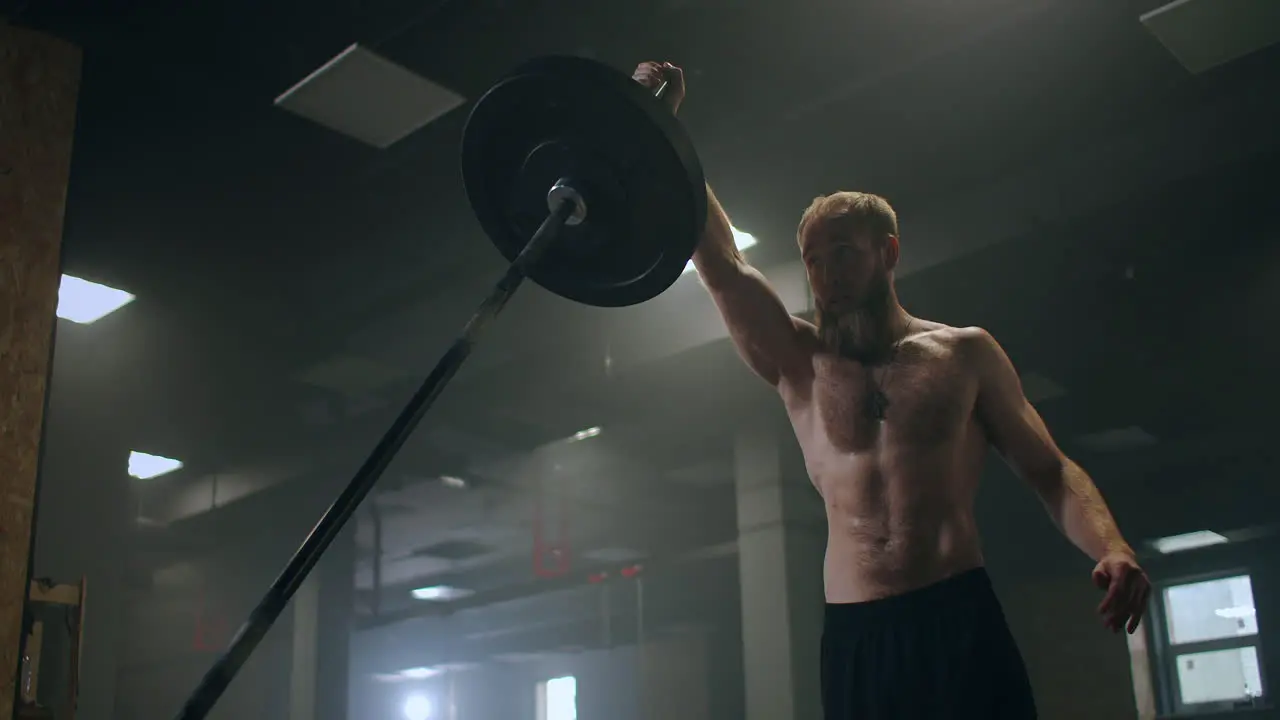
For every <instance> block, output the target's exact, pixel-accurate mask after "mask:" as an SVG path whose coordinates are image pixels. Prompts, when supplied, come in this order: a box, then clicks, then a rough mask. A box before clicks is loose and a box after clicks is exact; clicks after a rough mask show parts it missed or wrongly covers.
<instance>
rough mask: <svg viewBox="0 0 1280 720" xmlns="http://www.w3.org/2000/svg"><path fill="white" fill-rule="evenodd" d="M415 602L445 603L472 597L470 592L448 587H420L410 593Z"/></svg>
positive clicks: (472, 593)
mask: <svg viewBox="0 0 1280 720" xmlns="http://www.w3.org/2000/svg"><path fill="white" fill-rule="evenodd" d="M410 594H411V595H413V597H414V599H415V600H430V601H433V602H445V601H448V600H460V599H462V598H464V597H468V596H471V595H474V594H475V593H474V592H473V591H471V590H464V589H462V588H456V587H450V586H448V585H433V586H431V587H420V588H418V589H416V590H414V591H412V592H411V593H410Z"/></svg>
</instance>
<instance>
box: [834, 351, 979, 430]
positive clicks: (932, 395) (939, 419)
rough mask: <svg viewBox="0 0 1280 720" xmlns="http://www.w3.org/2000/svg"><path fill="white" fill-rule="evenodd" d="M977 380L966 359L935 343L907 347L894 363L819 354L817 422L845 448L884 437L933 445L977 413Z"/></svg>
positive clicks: (965, 425)
mask: <svg viewBox="0 0 1280 720" xmlns="http://www.w3.org/2000/svg"><path fill="white" fill-rule="evenodd" d="M976 396H977V383H976V381H975V380H974V377H973V375H972V373H970V372H969V371H968V369H967V368H966V367H965V364H964V363H963V362H962V359H961V358H960V357H958V356H957V355H956V354H955V353H954V352H952V351H951V350H950V349H949V348H947V347H944V346H941V345H938V344H930V343H919V344H911V345H906V346H903V348H902V349H901V351H900V352H899V354H898V356H897V357H896V358H895V359H894V360H893V362H891V363H888V364H887V365H884V366H881V367H865V366H863V365H861V364H859V363H856V362H854V361H851V360H847V359H844V358H840V357H837V356H833V355H822V356H819V357H817V358H815V361H814V376H813V387H812V392H811V395H810V398H809V400H810V411H811V413H812V418H811V420H812V422H813V423H814V424H815V425H816V427H815V428H814V429H815V430H818V431H819V432H821V434H822V435H823V436H824V437H825V439H826V441H827V442H829V443H830V444H831V445H832V446H833V447H835V448H836V449H838V450H841V451H844V452H855V451H861V450H867V449H870V448H872V447H875V446H876V445H877V444H880V445H883V444H884V443H892V444H893V445H895V446H897V447H901V446H913V447H921V446H923V447H931V446H937V445H940V444H943V443H946V442H948V441H950V440H952V439H954V438H955V437H957V436H958V435H959V434H960V433H961V431H962V430H963V429H965V428H966V427H968V424H969V422H971V420H972V416H973V408H974V402H975V399H976Z"/></svg>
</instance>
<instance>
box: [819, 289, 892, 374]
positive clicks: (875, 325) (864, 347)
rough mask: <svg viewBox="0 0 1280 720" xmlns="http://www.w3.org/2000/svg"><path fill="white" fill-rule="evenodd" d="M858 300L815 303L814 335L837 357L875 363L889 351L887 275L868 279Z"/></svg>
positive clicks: (886, 355)
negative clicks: (838, 304) (849, 303)
mask: <svg viewBox="0 0 1280 720" xmlns="http://www.w3.org/2000/svg"><path fill="white" fill-rule="evenodd" d="M872 283H873V284H872V287H870V288H868V290H867V292H866V293H865V294H864V295H863V297H862V298H861V299H860V301H859V302H858V303H857V304H855V305H853V306H851V307H840V308H832V307H827V306H823V305H819V306H818V307H817V321H818V335H819V337H820V338H821V340H822V342H823V343H824V344H825V345H826V346H827V347H828V348H830V349H831V350H832V351H834V352H835V353H836V354H838V355H840V356H841V357H845V358H848V359H850V360H854V361H856V362H859V363H861V364H863V365H879V364H882V363H884V362H886V361H888V359H889V356H890V354H891V353H892V352H893V344H894V342H895V338H894V337H893V328H892V326H891V325H892V324H891V323H890V310H891V309H892V307H893V303H892V296H893V295H892V292H891V291H890V289H889V281H888V278H886V277H884V276H883V275H881V276H879V277H877V278H876V279H875V280H873V281H872Z"/></svg>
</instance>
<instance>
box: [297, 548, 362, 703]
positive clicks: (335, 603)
mask: <svg viewBox="0 0 1280 720" xmlns="http://www.w3.org/2000/svg"><path fill="white" fill-rule="evenodd" d="M354 577H355V532H354V527H352V528H349V529H347V530H345V531H343V533H342V534H341V535H340V536H339V537H338V538H337V539H336V540H335V541H334V543H333V544H332V545H330V546H329V549H328V551H327V552H326V553H325V555H324V557H323V558H322V559H321V560H320V564H319V565H317V566H316V568H315V570H313V571H312V573H311V576H310V577H308V578H307V581H306V582H305V583H303V585H302V587H301V588H299V589H298V592H297V594H296V595H294V597H293V603H292V605H293V609H292V613H293V621H292V623H291V629H292V652H291V653H290V665H289V668H290V671H289V690H290V692H289V720H346V717H347V709H348V705H349V701H348V687H349V675H350V664H349V654H350V644H351V620H352V615H351V611H352V603H353V602H354V591H355V590H354Z"/></svg>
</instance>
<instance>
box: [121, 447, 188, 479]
mask: <svg viewBox="0 0 1280 720" xmlns="http://www.w3.org/2000/svg"><path fill="white" fill-rule="evenodd" d="M181 467H182V461H181V460H174V459H173V458H167V457H161V456H159V455H148V454H147V453H144V452H138V451H137V450H134V451H133V452H131V453H129V475H130V476H131V477H136V478H138V479H139V480H150V479H151V478H155V477H160V476H161V475H166V474H168V473H171V472H173V471H174V470H178V469H180V468H181Z"/></svg>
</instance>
